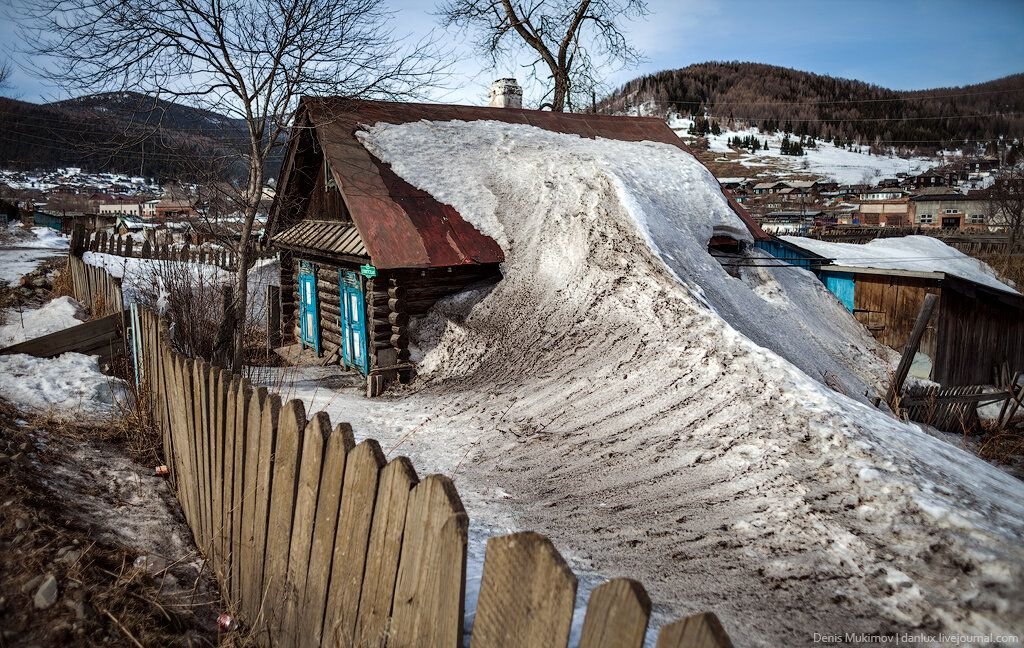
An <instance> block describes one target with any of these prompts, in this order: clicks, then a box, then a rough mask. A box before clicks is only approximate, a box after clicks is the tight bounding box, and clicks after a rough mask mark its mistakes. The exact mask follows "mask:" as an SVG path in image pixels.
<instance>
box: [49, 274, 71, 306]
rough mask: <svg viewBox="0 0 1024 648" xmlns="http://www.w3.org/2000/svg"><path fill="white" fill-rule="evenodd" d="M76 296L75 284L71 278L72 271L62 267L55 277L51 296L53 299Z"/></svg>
mask: <svg viewBox="0 0 1024 648" xmlns="http://www.w3.org/2000/svg"><path fill="white" fill-rule="evenodd" d="M74 296H75V284H74V282H73V281H72V280H71V273H70V272H69V271H68V270H67V269H66V268H64V269H61V270H60V271H59V272H58V273H57V276H56V277H54V279H53V286H52V287H51V288H50V297H51V298H52V299H56V298H58V297H74Z"/></svg>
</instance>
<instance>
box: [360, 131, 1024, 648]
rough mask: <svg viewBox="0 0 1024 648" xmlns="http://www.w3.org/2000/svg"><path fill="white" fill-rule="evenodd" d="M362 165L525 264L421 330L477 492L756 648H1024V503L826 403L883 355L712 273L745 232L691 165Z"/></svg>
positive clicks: (850, 404)
mask: <svg viewBox="0 0 1024 648" xmlns="http://www.w3.org/2000/svg"><path fill="white" fill-rule="evenodd" d="M363 140H364V143H365V144H366V145H367V146H368V147H369V148H370V149H371V150H372V151H373V152H374V153H375V154H376V155H377V156H378V157H380V158H381V159H383V160H384V161H385V162H389V163H392V164H393V166H394V169H395V171H396V172H397V173H399V175H401V176H403V177H405V178H406V179H407V180H409V181H410V182H412V183H413V184H415V185H417V186H419V187H420V188H422V189H424V190H426V191H429V192H430V193H432V194H433V195H435V196H437V197H438V198H439V199H441V200H444V201H446V202H450V203H451V204H453V205H454V206H455V207H456V209H458V210H459V212H460V213H461V214H462V215H463V216H465V217H466V218H467V219H469V220H470V221H471V222H473V223H474V224H476V225H477V227H479V228H480V229H481V230H482V231H484V232H485V233H488V234H490V235H492V236H494V237H495V238H496V239H498V240H501V241H502V242H503V244H504V246H505V251H506V254H507V258H508V260H507V262H506V263H505V264H504V266H503V273H504V277H505V278H504V279H503V280H502V281H501V282H500V283H499V284H498V285H497V286H496V287H494V288H493V290H491V291H489V292H484V293H480V294H478V295H476V296H475V297H476V301H474V300H473V299H470V298H468V297H462V298H460V299H459V300H456V301H455V302H453V303H450V304H447V305H442V306H441V307H440V308H438V309H437V310H436V312H435V314H434V316H433V317H432V319H431V320H430V321H429V322H427V324H426V325H425V326H424V327H423V331H422V332H423V334H424V340H423V341H422V345H423V350H424V356H423V361H422V364H421V367H422V368H423V370H424V371H425V372H427V373H428V375H427V376H426V380H425V385H424V386H423V387H422V389H421V390H420V391H419V393H417V394H415V395H412V396H410V397H408V398H407V399H406V400H403V401H400V402H402V403H406V402H408V403H410V404H409V407H410V408H418V409H419V410H420V411H424V412H429V413H430V415H432V417H433V418H432V419H431V420H430V421H429V422H426V423H424V424H423V425H422V426H421V427H420V428H419V429H418V430H417V431H416V432H415V436H416V437H418V438H419V439H421V440H422V441H421V442H422V443H423V444H424V445H425V447H426V448H428V449H427V450H425V452H428V453H429V452H433V450H431V449H429V448H440V449H441V451H442V452H443V453H445V454H451V453H452V450H453V449H456V448H459V450H456V451H455V453H454V454H455V455H456V457H458V456H459V455H461V454H463V453H465V452H466V451H467V450H469V451H470V454H469V455H468V456H467V458H466V459H465V463H464V464H463V467H462V468H461V469H460V473H459V477H458V479H457V483H459V481H460V480H461V481H463V482H468V483H471V484H473V486H472V487H471V488H468V489H465V490H468V491H470V492H476V493H479V494H480V495H479V497H480V498H481V499H483V500H485V501H488V502H489V501H491V500H494V501H496V500H497V498H496V494H497V493H498V492H499V491H500V492H503V493H508V494H509V495H510V497H508V498H507V499H506V501H505V505H506V507H507V510H510V511H511V512H512V515H513V518H514V524H515V526H516V527H518V528H532V529H536V530H538V531H541V532H544V533H546V534H548V535H550V536H551V537H552V539H553V540H554V541H555V542H556V544H558V545H559V546H567V547H574V548H575V549H576V550H577V552H578V554H579V555H578V556H577V557H576V558H577V561H586V560H590V561H592V564H593V566H594V567H595V568H596V570H598V571H601V572H603V573H607V574H609V575H624V576H630V577H633V578H637V579H639V580H641V581H642V582H643V583H644V584H645V586H647V587H648V589H649V590H650V591H651V594H652V599H653V600H654V601H655V604H656V605H660V606H661V607H660V608H656V611H657V612H661V613H664V615H668V616H671V615H678V614H682V613H686V612H693V611H699V610H705V609H710V610H714V611H715V612H717V613H718V614H719V615H720V616H721V617H722V619H723V622H724V623H725V625H726V627H727V628H729V630H730V632H731V633H732V634H733V637H734V639H736V641H737V644H738V645H753V646H778V645H810V644H811V643H812V632H814V631H821V632H829V631H843V632H845V631H849V632H868V633H878V632H907V631H931V632H937V631H939V630H943V631H946V632H950V631H959V632H965V633H981V634H985V633H1007V632H1015V633H1016V634H1022V633H1024V597H1022V596H1021V593H1022V582H1024V574H1022V570H1024V546H1022V542H1021V538H1022V534H1024V486H1022V484H1021V483H1020V482H1018V481H1016V480H1014V479H1013V478H1010V477H1008V476H1007V475H1005V474H1003V473H1001V472H999V471H998V470H996V469H994V468H993V467H991V466H989V465H988V464H986V463H984V462H982V461H980V460H978V459H976V458H975V457H972V456H970V455H968V454H966V453H964V452H962V451H960V450H957V449H955V448H952V447H949V446H948V445H946V444H943V443H942V442H940V441H937V440H934V439H932V438H931V437H929V436H927V435H926V434H924V433H923V432H921V431H920V430H919V429H918V428H916V427H914V426H909V425H903V424H900V423H898V422H896V421H894V420H892V419H891V418H888V417H887V416H885V415H884V414H882V413H880V412H878V411H877V410H874V409H872V408H870V407H869V406H867V405H865V404H863V403H860V402H855V401H854V400H851V399H850V398H846V397H843V396H840V395H838V394H837V393H835V392H833V391H831V390H829V389H827V388H826V387H824V385H823V384H822V383H821V382H819V380H822V379H823V374H826V373H832V374H834V376H835V377H837V378H838V380H839V382H840V383H841V384H843V385H845V386H846V387H847V388H848V390H849V392H850V393H851V396H853V397H857V398H862V392H860V391H859V387H860V386H864V387H866V388H868V389H870V388H871V387H872V384H873V381H872V376H876V377H878V376H879V373H880V372H881V370H884V367H885V362H883V359H881V358H874V355H875V354H876V353H878V354H881V353H880V352H879V351H878V349H877V347H876V346H874V345H873V344H872V343H871V341H870V339H866V335H864V334H863V332H861V335H860V336H859V337H858V336H856V335H854V331H856V330H857V329H856V326H855V322H854V321H853V319H852V318H851V317H849V315H848V314H846V313H845V311H842V309H841V308H838V307H833V306H836V305H835V304H834V302H828V301H826V300H825V299H824V296H822V297H823V298H822V299H820V300H818V303H815V302H814V301H811V300H810V297H813V296H814V293H813V292H812V291H814V290H818V287H816V286H815V285H814V284H812V283H809V281H808V277H807V276H806V273H802V272H801V271H796V270H785V271H777V272H774V273H772V274H768V273H758V274H756V275H755V274H749V275H748V274H744V279H743V280H740V279H734V278H732V277H730V276H728V275H727V274H726V273H725V272H724V270H723V269H722V268H721V267H720V266H718V265H717V262H716V261H715V260H714V259H712V258H711V257H710V256H709V255H708V254H707V253H706V244H707V240H708V238H709V237H710V235H711V233H712V230H713V229H714V228H730V227H731V228H733V229H734V230H736V229H737V228H738V227H737V223H738V221H737V220H736V219H735V217H734V216H733V215H732V214H731V212H729V210H728V209H727V207H726V206H725V203H724V200H723V198H722V196H721V194H720V192H719V191H718V189H717V186H716V185H715V184H714V182H713V180H712V179H711V178H710V175H709V174H708V173H707V171H706V170H705V169H703V167H700V166H699V165H698V164H697V163H696V162H695V161H694V160H693V159H692V158H690V157H689V156H688V155H686V154H684V153H681V152H680V151H679V150H678V149H675V148H672V147H668V146H665V145H657V144H649V143H644V144H623V143H613V142H605V141H593V140H584V139H580V138H577V137H573V136H564V135H556V134H551V133H546V132H543V131H538V130H536V129H532V128H529V127H522V126H510V125H506V124H489V123H472V124H456V123H452V124H437V123H433V124H432V123H426V122H419V123H415V124H408V125H404V126H388V125H378V126H376V127H374V128H372V129H370V130H369V132H368V133H367V134H365V135H364V138H363ZM441 166H443V167H444V168H446V169H447V170H448V172H446V173H445V174H435V173H432V170H433V169H437V168H440V167H441ZM828 304H831V305H832V306H828ZM801 305H802V306H801ZM804 306H806V308H805V307H804ZM796 309H800V310H796ZM752 340H753V342H752ZM754 342H756V343H757V344H755V343H754ZM881 355H884V354H881ZM798 367H799V369H798ZM801 370H802V371H801ZM809 375H810V376H811V377H813V378H814V379H812V378H809V377H808V376H809ZM417 399H418V400H417ZM417 402H418V403H419V405H416V403H417ZM409 411H411V410H409ZM397 416H398V418H399V419H400V418H401V416H402V414H401V413H399V414H398V415H397ZM421 420H422V419H421ZM470 428H471V429H470ZM461 448H466V449H465V450H461ZM451 461H453V462H457V461H459V458H453V459H451ZM488 489H491V490H490V491H488ZM460 490H463V489H462V488H461V487H460ZM488 492H490V493H492V494H491V495H488ZM485 503H486V502H485ZM467 509H470V510H472V509H471V505H470V504H469V503H467ZM661 618H662V619H663V618H664V617H661Z"/></svg>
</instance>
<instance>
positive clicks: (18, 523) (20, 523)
mask: <svg viewBox="0 0 1024 648" xmlns="http://www.w3.org/2000/svg"><path fill="white" fill-rule="evenodd" d="M27 526H28V522H26V521H25V518H18V519H17V520H15V521H14V528H15V529H16V530H18V531H23V530H24V529H25V527H27Z"/></svg>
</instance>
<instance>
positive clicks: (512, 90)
mask: <svg viewBox="0 0 1024 648" xmlns="http://www.w3.org/2000/svg"><path fill="white" fill-rule="evenodd" d="M491 107H492V108H522V107H523V89H522V88H520V87H519V82H518V81H516V80H515V79H498V80H497V81H495V82H494V83H492V84H491Z"/></svg>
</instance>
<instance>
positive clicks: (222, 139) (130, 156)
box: [0, 92, 245, 180]
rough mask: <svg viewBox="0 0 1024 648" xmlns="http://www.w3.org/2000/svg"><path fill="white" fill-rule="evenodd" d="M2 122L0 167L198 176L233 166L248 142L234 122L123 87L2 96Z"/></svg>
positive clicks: (232, 170)
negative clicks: (65, 96)
mask: <svg viewBox="0 0 1024 648" xmlns="http://www.w3.org/2000/svg"><path fill="white" fill-rule="evenodd" d="M0 123H2V124H3V128H2V130H0V166H2V167H4V168H8V169H24V170H31V169H39V168H54V167H60V166H78V167H82V168H83V169H86V170H89V171H120V172H131V173H137V174H140V175H144V176H149V177H155V178H158V179H162V180H169V179H175V180H184V179H200V180H201V179H203V176H205V175H206V174H208V173H210V172H218V173H222V174H223V173H225V172H227V173H228V174H233V173H235V172H237V169H233V168H232V166H233V165H234V164H235V160H237V158H238V152H239V151H240V150H242V148H241V147H242V145H243V144H244V142H245V130H244V125H243V124H242V123H241V122H239V121H236V120H231V119H228V118H226V117H224V116H222V115H219V114H217V113H213V112H210V111H206V110H200V109H196V108H191V107H188V106H182V105H179V104H175V103H173V102H169V101H163V100H157V99H154V98H152V97H147V96H145V95H142V94H138V93H128V92H124V93H106V94H98V95H89V96H85V97H79V98H76V99H70V100H66V101H60V102H55V103H49V104H33V103H28V102H24V101H17V100H14V99H7V98H0ZM197 163H202V164H205V168H199V167H198V166H197Z"/></svg>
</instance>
